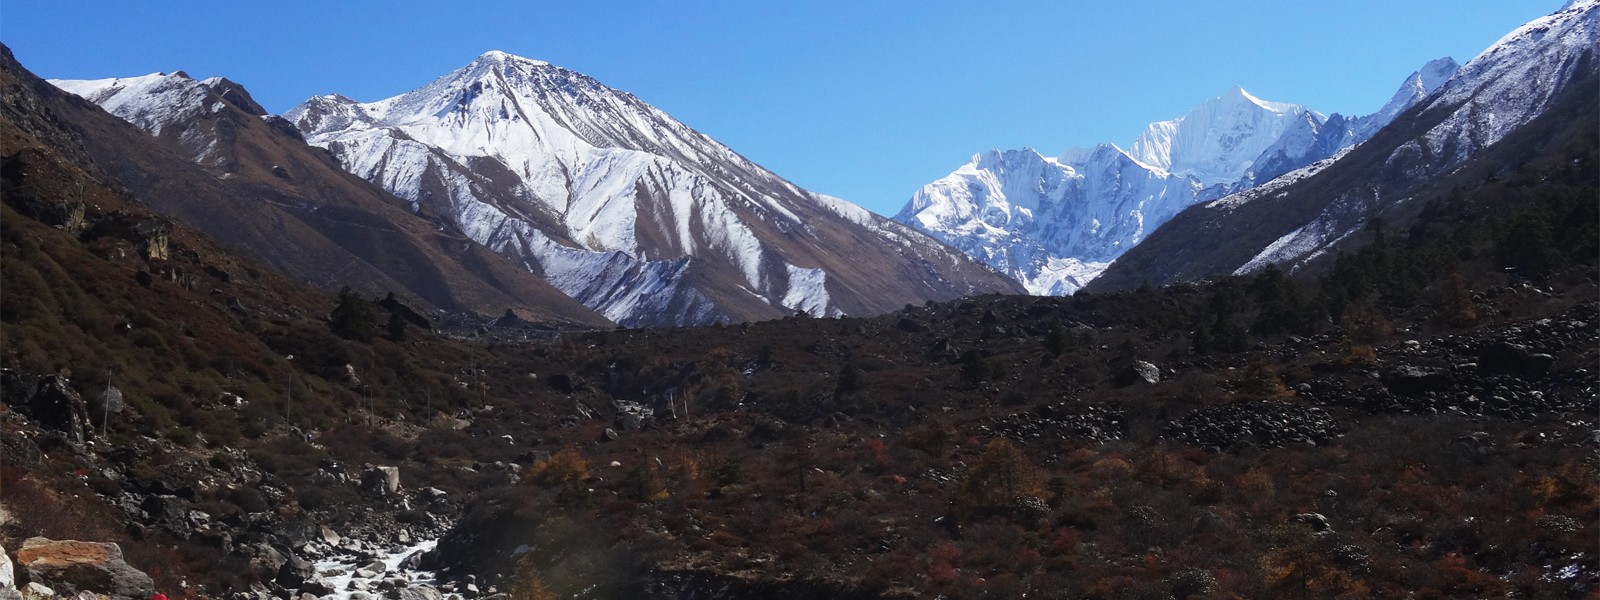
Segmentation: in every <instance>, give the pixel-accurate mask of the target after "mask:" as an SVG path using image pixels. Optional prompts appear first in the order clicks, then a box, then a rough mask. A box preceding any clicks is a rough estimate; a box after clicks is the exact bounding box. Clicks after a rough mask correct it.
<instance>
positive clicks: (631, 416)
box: [612, 399, 656, 431]
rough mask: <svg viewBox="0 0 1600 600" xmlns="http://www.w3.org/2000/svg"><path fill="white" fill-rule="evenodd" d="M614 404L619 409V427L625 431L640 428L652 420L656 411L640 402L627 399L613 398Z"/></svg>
mask: <svg viewBox="0 0 1600 600" xmlns="http://www.w3.org/2000/svg"><path fill="white" fill-rule="evenodd" d="M612 406H613V407H615V408H616V410H617V427H618V428H621V429H622V430H623V431H628V430H631V429H639V428H642V427H644V426H645V424H646V423H649V422H650V419H651V418H652V417H654V416H655V414H656V411H655V410H654V409H651V408H649V407H646V406H645V405H643V404H640V403H638V402H630V401H627V400H620V399H619V400H613V401H612Z"/></svg>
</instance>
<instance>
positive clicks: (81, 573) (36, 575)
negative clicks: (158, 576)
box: [17, 537, 156, 600]
mask: <svg viewBox="0 0 1600 600" xmlns="http://www.w3.org/2000/svg"><path fill="white" fill-rule="evenodd" d="M17 566H18V567H20V571H21V573H22V574H23V575H24V576H25V577H26V579H27V580H28V581H29V582H30V583H38V584H40V585H45V586H49V587H50V588H51V589H53V590H55V591H56V593H58V594H64V595H65V594H76V593H78V592H90V593H94V594H102V595H106V596H110V597H111V598H113V599H124V598H126V599H129V600H144V599H145V598H149V597H150V594H153V593H155V588H156V586H155V582H154V581H152V580H151V579H150V576H149V575H146V574H144V572H142V571H140V570H138V569H135V568H133V567H132V566H130V565H129V564H128V563H127V561H125V560H123V559H122V547H121V546H118V545H116V544H110V543H100V542H80V541H75V540H62V541H56V540H50V539H46V538H42V537H35V538H28V539H27V540H26V541H24V542H22V548H21V549H19V550H17Z"/></svg>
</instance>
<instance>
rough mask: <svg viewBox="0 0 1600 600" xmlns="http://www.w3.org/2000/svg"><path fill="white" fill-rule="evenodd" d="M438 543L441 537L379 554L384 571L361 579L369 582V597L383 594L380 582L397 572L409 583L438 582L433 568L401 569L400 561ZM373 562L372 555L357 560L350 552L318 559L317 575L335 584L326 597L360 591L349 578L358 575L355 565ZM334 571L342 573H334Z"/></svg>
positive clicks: (354, 593)
mask: <svg viewBox="0 0 1600 600" xmlns="http://www.w3.org/2000/svg"><path fill="white" fill-rule="evenodd" d="M437 545H439V540H424V541H421V542H417V543H416V544H413V545H411V546H407V547H404V548H401V549H400V550H398V551H395V552H389V553H386V554H383V555H381V556H379V557H378V559H377V560H380V561H383V566H384V572H383V573H379V574H378V576H377V577H374V578H370V579H362V581H364V582H366V584H367V591H366V592H365V593H366V594H367V597H371V598H378V597H382V595H383V593H382V592H379V591H378V583H379V582H382V581H383V580H384V579H386V578H388V577H393V576H395V575H399V576H401V577H404V578H405V580H406V584H407V585H413V586H414V585H435V584H436V583H437V582H436V580H435V579H434V577H435V575H434V573H433V572H432V571H405V572H401V571H399V567H400V563H401V561H404V560H405V559H406V557H408V556H411V555H412V554H415V553H417V552H426V551H429V550H432V549H433V548H434V546H437ZM370 562H372V560H371V559H367V560H362V561H360V562H357V561H356V559H355V557H353V556H348V555H346V556H336V557H333V558H329V559H327V560H323V561H319V562H317V563H316V569H317V577H318V578H320V579H322V581H323V582H325V583H327V584H328V586H329V587H332V588H333V589H334V590H335V591H334V593H332V594H329V595H327V596H323V598H339V599H343V598H354V597H356V594H357V593H358V592H357V591H356V590H351V589H349V587H350V582H351V581H354V580H356V579H357V578H356V577H355V571H356V569H358V568H360V567H361V566H363V565H366V564H368V563H370ZM332 573H339V574H337V575H334V574H332Z"/></svg>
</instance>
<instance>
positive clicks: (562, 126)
mask: <svg viewBox="0 0 1600 600" xmlns="http://www.w3.org/2000/svg"><path fill="white" fill-rule="evenodd" d="M285 116H286V117H287V118H288V119H289V120H290V121H292V122H293V123H294V124H295V126H296V127H298V128H299V130H300V131H301V132H302V133H303V134H304V135H305V136H306V139H307V140H308V141H309V142H310V143H312V144H314V145H317V146H321V147H324V148H326V149H328V150H329V151H330V152H332V153H333V154H334V156H335V157H337V158H338V160H339V161H340V162H341V163H342V164H343V165H344V166H345V168H346V169H348V170H349V171H350V172H352V173H355V174H357V175H359V176H361V177H363V178H366V179H367V180H369V181H372V182H375V183H378V184H379V185H381V186H383V187H384V188H386V189H388V190H390V191H391V192H393V193H394V194H395V195H397V196H399V197H401V198H404V199H405V200H407V201H409V202H410V203H411V204H412V208H413V209H414V210H419V211H426V212H432V213H436V214H440V215H445V216H446V217H447V218H449V219H451V220H453V221H455V222H456V223H457V224H459V226H460V227H461V229H462V230H463V231H465V232H466V233H467V234H468V235H469V236H471V237H472V238H473V239H475V240H477V241H479V242H482V243H483V244H485V245H487V246H489V247H490V248H493V249H494V250H495V251H497V252H500V253H501V254H503V255H505V256H508V257H511V258H512V259H513V260H515V261H517V262H519V263H520V264H522V265H524V266H525V267H526V268H527V269H529V270H530V271H533V272H535V273H539V274H541V275H543V276H544V277H545V278H546V279H548V280H549V281H550V282H551V283H552V284H554V285H555V286H556V287H558V288H560V289H561V290H562V291H564V292H566V293H567V294H569V295H570V296H572V297H573V298H574V299H577V300H578V301H579V302H581V303H583V304H585V305H587V306H589V307H591V308H593V309H595V310H596V311H598V312H600V313H602V314H604V315H605V316H607V317H609V318H611V319H613V320H615V321H617V322H619V323H622V324H625V325H669V324H670V325H688V324H705V323H711V322H715V321H718V320H729V319H731V320H745V319H759V318H772V317H776V316H781V315H784V314H789V313H792V312H794V311H805V312H807V313H811V314H817V315H835V314H841V313H850V314H870V313H874V312H881V311H886V310H890V309H893V308H897V307H899V306H901V305H903V304H905V303H907V302H920V301H923V300H928V299H946V298H952V297H957V296H962V295H967V294H974V293H982V292H1004V291H1015V290H1016V289H1017V288H1016V287H1015V285H1014V284H1013V283H1012V282H1010V281H1007V280H1006V279H1005V278H1004V277H1003V276H1001V275H999V274H997V273H994V272H993V271H991V270H989V269H986V268H984V267H982V266H981V265H978V264H976V263H973V262H971V261H970V260H968V259H967V258H966V257H965V256H963V255H961V254H959V253H957V252H954V251H952V250H950V249H949V248H947V247H945V246H943V245H940V244H939V243H937V242H936V241H934V240H932V239H929V238H927V237H926V236H924V235H922V234H921V233H918V232H916V231H914V230H912V229H910V228H907V227H904V226H901V225H899V224H896V223H893V222H891V221H889V220H888V219H884V218H882V217H878V216H876V215H873V214H871V213H868V212H866V211H864V210H860V209H858V208H856V207H854V206H852V205H849V204H848V203H845V202H842V201H839V200H837V199H830V198H825V197H822V196H819V195H816V194H812V193H810V192H807V191H805V190H802V189H800V188H798V187H796V186H795V185H793V184H791V183H789V182H788V181H785V180H783V179H782V178H780V177H778V176H777V175H775V174H773V173H771V172H769V171H767V170H766V169H763V168H761V167H760V166H758V165H756V164H754V163H752V162H750V161H748V160H746V159H744V158H743V157H741V156H739V155H738V154H737V153H735V152H733V151H732V150H730V149H728V148H727V147H725V146H723V145H722V144H719V143H717V142H716V141H715V140H712V139H711V138H709V137H707V136H705V135H703V134H701V133H699V132H697V131H694V130H693V129H690V128H689V127H688V126H686V125H684V124H682V123H680V122H678V121H676V120H674V119H673V118H672V117H670V116H668V115H667V114H666V113H664V112H662V111H660V110H658V109H656V108H654V107H652V106H650V105H648V104H645V103H644V102H642V101H640V100H638V99H637V98H635V97H633V96H632V95H630V94H627V93H624V92H620V91H617V90H614V89H611V88H609V87H606V86H604V85H602V84H601V83H599V82H598V81H595V80H594V79H592V78H589V77H587V76H585V75H582V74H580V73H577V72H574V71H570V70H567V69H563V68H561V67H557V66H554V65H550V64H549V63H545V62H542V61H536V60H530V59H526V58H521V57H517V56H513V55H510V54H506V53H503V52H489V53H486V54H484V55H482V56H480V57H478V58H477V59H476V60H474V61H472V63H471V64H468V65H467V66H465V67H462V68H461V69H458V70H456V71H454V72H452V73H450V74H447V75H445V76H443V77H441V78H439V79H437V80H435V81H433V82H432V83H429V84H428V85H426V86H423V87H421V88H419V89H417V90H414V91H412V92H408V93H405V94H402V95H400V96H396V97H393V98H389V99H386V100H380V101H377V102H371V103H358V102H355V101H353V100H351V99H349V98H345V97H343V96H338V95H329V96H319V97H315V98H312V99H310V100H308V101H306V102H305V103H303V104H301V105H300V106H298V107H295V108H294V109H293V110H291V111H289V112H288V113H287V114H286V115H285Z"/></svg>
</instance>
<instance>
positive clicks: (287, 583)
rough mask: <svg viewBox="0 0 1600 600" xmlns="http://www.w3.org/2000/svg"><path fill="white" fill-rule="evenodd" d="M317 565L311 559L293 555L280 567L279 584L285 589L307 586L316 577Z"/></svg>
mask: <svg viewBox="0 0 1600 600" xmlns="http://www.w3.org/2000/svg"><path fill="white" fill-rule="evenodd" d="M316 576H317V567H316V565H314V564H311V561H308V560H306V559H303V558H300V557H299V556H293V555H291V556H290V557H289V560H287V561H285V562H284V563H283V567H281V568H279V569H278V579H277V581H278V585H281V586H283V587H284V588H285V589H291V590H298V589H301V588H303V587H305V585H306V583H307V582H309V581H311V580H313V579H315V578H316Z"/></svg>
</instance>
